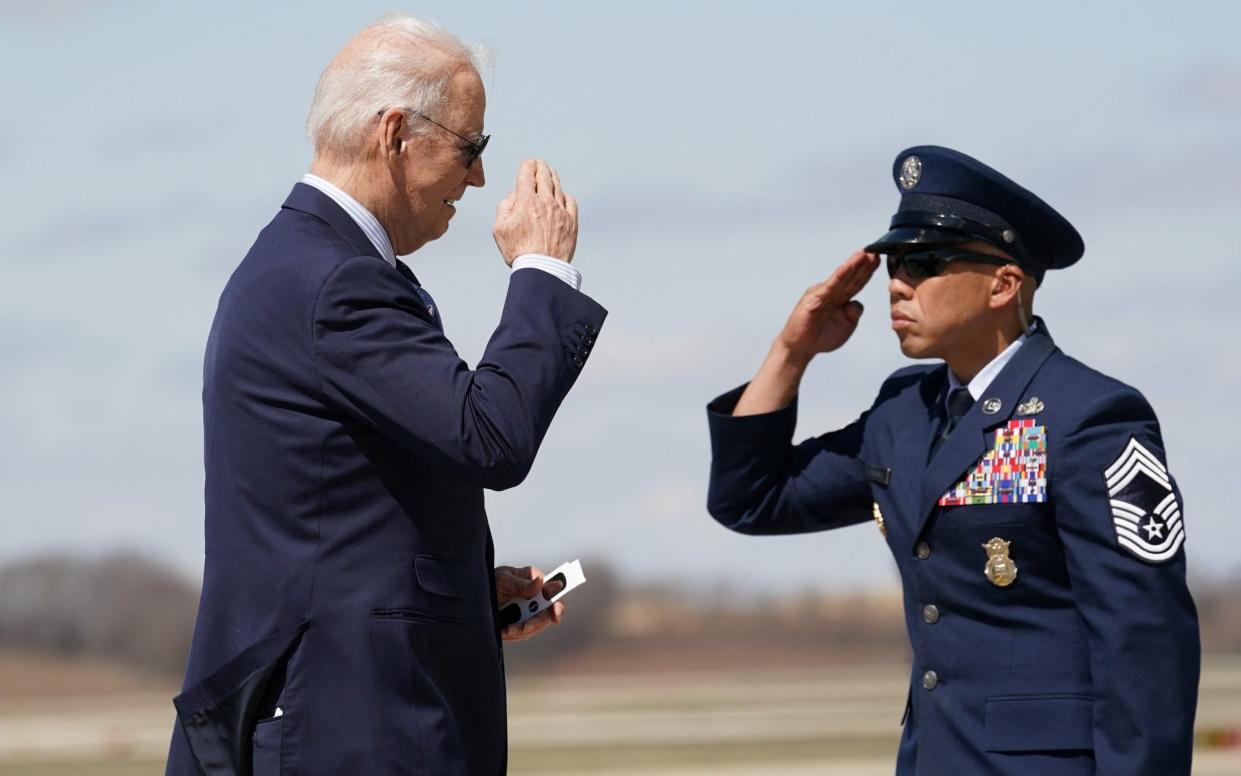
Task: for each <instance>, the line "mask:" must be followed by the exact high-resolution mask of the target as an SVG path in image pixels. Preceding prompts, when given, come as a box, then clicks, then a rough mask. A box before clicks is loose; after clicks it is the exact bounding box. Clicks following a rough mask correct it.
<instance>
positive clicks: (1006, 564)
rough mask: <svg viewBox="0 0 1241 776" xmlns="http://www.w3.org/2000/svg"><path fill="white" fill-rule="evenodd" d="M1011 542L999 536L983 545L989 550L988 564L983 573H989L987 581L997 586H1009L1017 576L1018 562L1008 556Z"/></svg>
mask: <svg viewBox="0 0 1241 776" xmlns="http://www.w3.org/2000/svg"><path fill="white" fill-rule="evenodd" d="M1009 544H1011V542H1006V541H1004V540H1003V539H1001V538H1000V537H998V536H997V537H995V538H994V539H992V540H991V541H989V542H987V543H986V544H984V545H982V548H983V549H984V550H986V551H987V565H986V567H985V568H983V573H984V574H986V575H987V581H988V582H990V583H991V584H993V585H995V586H996V587H1008V586H1009V585H1011V584H1012V583H1013V580H1015V579H1016V578H1017V564H1016V563H1013V559H1012V558H1010V557H1008V545H1009Z"/></svg>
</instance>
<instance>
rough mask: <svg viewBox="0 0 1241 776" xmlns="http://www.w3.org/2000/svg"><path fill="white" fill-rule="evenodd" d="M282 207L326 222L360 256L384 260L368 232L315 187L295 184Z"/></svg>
mask: <svg viewBox="0 0 1241 776" xmlns="http://www.w3.org/2000/svg"><path fill="white" fill-rule="evenodd" d="M282 207H286V208H288V209H290V210H297V211H299V212H302V213H308V214H310V215H312V216H315V217H316V218H319V219H322V220H323V221H326V222H327V224H328V226H330V227H332V229H334V230H335V231H336V233H337V234H339V235H340V236H341V237H343V238H344V239H345V241H346V242H348V243H349V245H350V246H352V247H353V249H354V250H355V251H357V252H358V255H359V256H374V257H375V258H377V259H381V260H382V259H383V257H382V256H380V255H379V249H378V248H376V247H375V243H373V242H371V238H369V237H367V236H366V232H363V231H362V227H360V226H358V224H357V222H356V221H354V220H353V219H352V218H350V217H349V214H348V213H346V212H345V211H344V209H342V208H341V206H340V205H338V204H336V203H335V202H333V201H332V198H331V197H329V196H328V195H326V194H324V193H323V192H322V191H319V190H318V189H316V188H315V187H314V186H307V185H306V184H305V183H295V184H293V191H291V192H289V197H288V199H286V200H285V201H284V205H282Z"/></svg>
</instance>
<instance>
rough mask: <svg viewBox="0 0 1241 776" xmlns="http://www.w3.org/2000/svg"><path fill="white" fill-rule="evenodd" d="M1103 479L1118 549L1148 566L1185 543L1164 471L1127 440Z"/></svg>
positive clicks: (1146, 452) (1134, 441)
mask: <svg viewBox="0 0 1241 776" xmlns="http://www.w3.org/2000/svg"><path fill="white" fill-rule="evenodd" d="M1103 478H1104V479H1105V480H1106V481H1107V496H1108V499H1109V501H1110V503H1111V506H1112V524H1113V525H1115V527H1116V541H1117V542H1118V543H1119V544H1120V546H1121V547H1124V548H1125V549H1126V550H1128V551H1129V552H1130V553H1132V554H1133V555H1136V556H1137V557H1138V558H1141V559H1142V560H1144V561H1147V562H1149V563H1159V562H1162V561H1165V560H1167V559H1168V558H1171V557H1172V556H1173V555H1175V554H1176V551H1177V550H1179V549H1180V548H1181V544H1182V543H1183V542H1184V541H1185V526H1184V525H1183V524H1182V523H1181V505H1180V504H1179V503H1177V499H1176V492H1175V491H1174V490H1172V481H1171V479H1170V478H1169V477H1168V469H1167V467H1166V466H1164V465H1163V463H1161V462H1160V460H1159V459H1158V458H1156V457H1155V455H1154V454H1153V453H1151V451H1149V450H1147V449H1146V448H1145V447H1143V446H1142V444H1141V443H1140V442H1138V440H1137V439H1134V438H1130V439H1129V444H1128V445H1127V446H1126V447H1125V451H1124V452H1123V453H1121V454H1120V457H1119V458H1117V459H1116V460H1115V462H1113V463H1112V465H1111V466H1109V467H1107V469H1106V470H1105V471H1104V472H1103Z"/></svg>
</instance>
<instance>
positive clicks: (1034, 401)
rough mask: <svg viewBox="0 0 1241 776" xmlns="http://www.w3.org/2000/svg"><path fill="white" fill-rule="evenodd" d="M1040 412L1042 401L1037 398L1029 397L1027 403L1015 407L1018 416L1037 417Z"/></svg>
mask: <svg viewBox="0 0 1241 776" xmlns="http://www.w3.org/2000/svg"><path fill="white" fill-rule="evenodd" d="M1042 411H1043V400H1042V399H1040V398H1039V397H1037V396H1031V397H1030V398H1029V400H1028V401H1024V402H1022V403H1021V404H1018V405H1017V414H1018V415H1037V414H1039V413H1040V412H1042Z"/></svg>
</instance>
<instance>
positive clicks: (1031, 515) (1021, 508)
mask: <svg viewBox="0 0 1241 776" xmlns="http://www.w3.org/2000/svg"><path fill="white" fill-rule="evenodd" d="M1042 506H1043V505H1042V504H971V505H969V506H960V507H950V508H949V509H951V514H946V515H945V516H944V517H945V519H948V520H951V521H953V522H954V523H960V524H962V525H978V526H984V525H994V526H1000V525H1035V524H1037V523H1039V522H1042V521H1043V520H1044V519H1045V518H1046V516H1047V511H1046V510H1044V509H1042Z"/></svg>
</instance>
